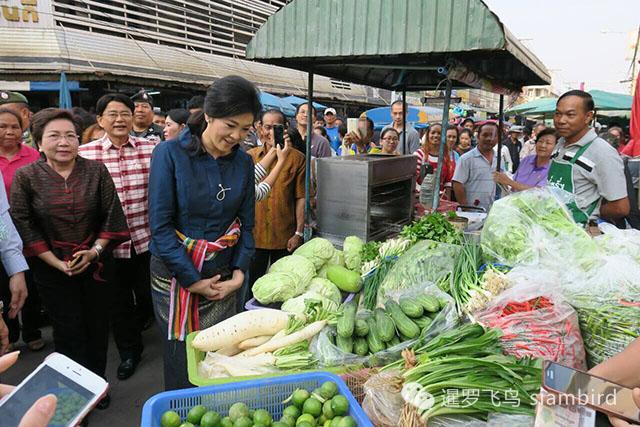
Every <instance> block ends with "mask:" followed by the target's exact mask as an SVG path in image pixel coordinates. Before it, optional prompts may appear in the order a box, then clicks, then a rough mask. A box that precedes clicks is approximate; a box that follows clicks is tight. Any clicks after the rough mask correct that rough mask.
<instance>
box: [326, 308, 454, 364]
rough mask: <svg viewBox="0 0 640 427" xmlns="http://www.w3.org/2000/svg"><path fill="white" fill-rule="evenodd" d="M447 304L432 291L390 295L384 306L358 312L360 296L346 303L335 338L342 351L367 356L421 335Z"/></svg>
mask: <svg viewBox="0 0 640 427" xmlns="http://www.w3.org/2000/svg"><path fill="white" fill-rule="evenodd" d="M446 304H447V301H445V300H442V301H440V300H438V298H436V297H435V296H432V295H419V296H416V297H402V298H400V300H399V301H398V302H396V301H394V300H392V299H389V300H387V301H386V303H385V308H384V309H383V308H375V309H374V310H373V311H361V312H358V303H357V300H353V301H350V302H348V303H346V304H345V305H344V307H343V310H342V312H341V314H340V315H339V316H338V321H337V325H336V334H335V337H334V336H333V335H329V338H330V339H335V342H333V341H332V344H335V345H336V346H337V347H338V349H340V351H342V352H344V353H351V354H355V355H358V356H367V355H369V354H376V353H378V352H381V351H384V350H387V349H392V348H394V347H396V346H398V345H400V343H404V342H407V341H413V340H416V339H418V338H419V337H420V336H421V334H422V333H423V331H426V330H428V329H429V327H430V325H431V323H432V322H433V320H434V319H435V318H436V317H437V316H438V314H439V313H440V310H442V309H443V308H444V307H445V306H446Z"/></svg>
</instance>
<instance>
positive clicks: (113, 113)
mask: <svg viewBox="0 0 640 427" xmlns="http://www.w3.org/2000/svg"><path fill="white" fill-rule="evenodd" d="M104 117H106V118H107V119H109V120H111V121H115V120H117V119H118V117H122V118H123V119H125V120H127V119H130V118H131V117H133V114H131V113H130V112H129V111H121V112H117V111H110V112H108V113H106V114H104Z"/></svg>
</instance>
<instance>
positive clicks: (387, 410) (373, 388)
mask: <svg viewBox="0 0 640 427" xmlns="http://www.w3.org/2000/svg"><path fill="white" fill-rule="evenodd" d="M401 391H402V376H401V375H400V372H399V371H397V370H390V371H384V372H380V373H378V374H376V375H373V376H372V377H371V378H369V379H368V380H367V382H365V383H364V401H363V402H362V409H363V410H364V413H365V414H367V417H369V420H370V421H371V422H372V423H373V424H374V425H375V426H378V427H396V426H397V425H398V420H399V419H400V415H401V414H402V408H403V407H404V405H405V403H404V399H403V398H402V395H401V393H400V392H401Z"/></svg>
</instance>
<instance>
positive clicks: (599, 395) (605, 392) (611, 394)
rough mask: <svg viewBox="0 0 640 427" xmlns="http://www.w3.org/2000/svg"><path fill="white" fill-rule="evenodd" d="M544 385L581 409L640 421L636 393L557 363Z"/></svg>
mask: <svg viewBox="0 0 640 427" xmlns="http://www.w3.org/2000/svg"><path fill="white" fill-rule="evenodd" d="M544 384H545V386H546V387H548V388H549V389H551V390H554V391H556V392H559V393H562V394H568V395H572V396H574V397H575V398H577V400H578V403H579V404H581V405H589V406H591V407H595V408H600V409H602V410H604V411H606V412H610V413H614V414H618V415H621V416H623V417H625V418H627V419H630V420H633V421H640V408H638V406H637V405H636V404H635V402H634V401H633V395H632V390H631V389H629V388H627V387H623V386H621V385H618V384H614V383H610V382H608V381H605V380H603V379H600V378H596V377H592V376H591V375H589V374H586V373H584V372H580V371H576V370H574V369H571V368H567V367H566V366H562V365H558V364H557V363H553V362H551V363H549V364H548V366H547V369H545V374H544ZM559 403H562V402H559Z"/></svg>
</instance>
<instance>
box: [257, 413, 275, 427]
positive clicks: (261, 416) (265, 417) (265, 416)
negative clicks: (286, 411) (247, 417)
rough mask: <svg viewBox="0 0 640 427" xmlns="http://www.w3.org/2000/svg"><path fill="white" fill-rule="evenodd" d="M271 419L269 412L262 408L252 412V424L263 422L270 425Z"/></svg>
mask: <svg viewBox="0 0 640 427" xmlns="http://www.w3.org/2000/svg"><path fill="white" fill-rule="evenodd" d="M272 421H273V418H272V417H271V414H270V413H269V412H268V411H266V410H264V409H258V410H257V411H255V412H254V413H253V423H254V424H263V425H265V426H270V425H271V422H272Z"/></svg>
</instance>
